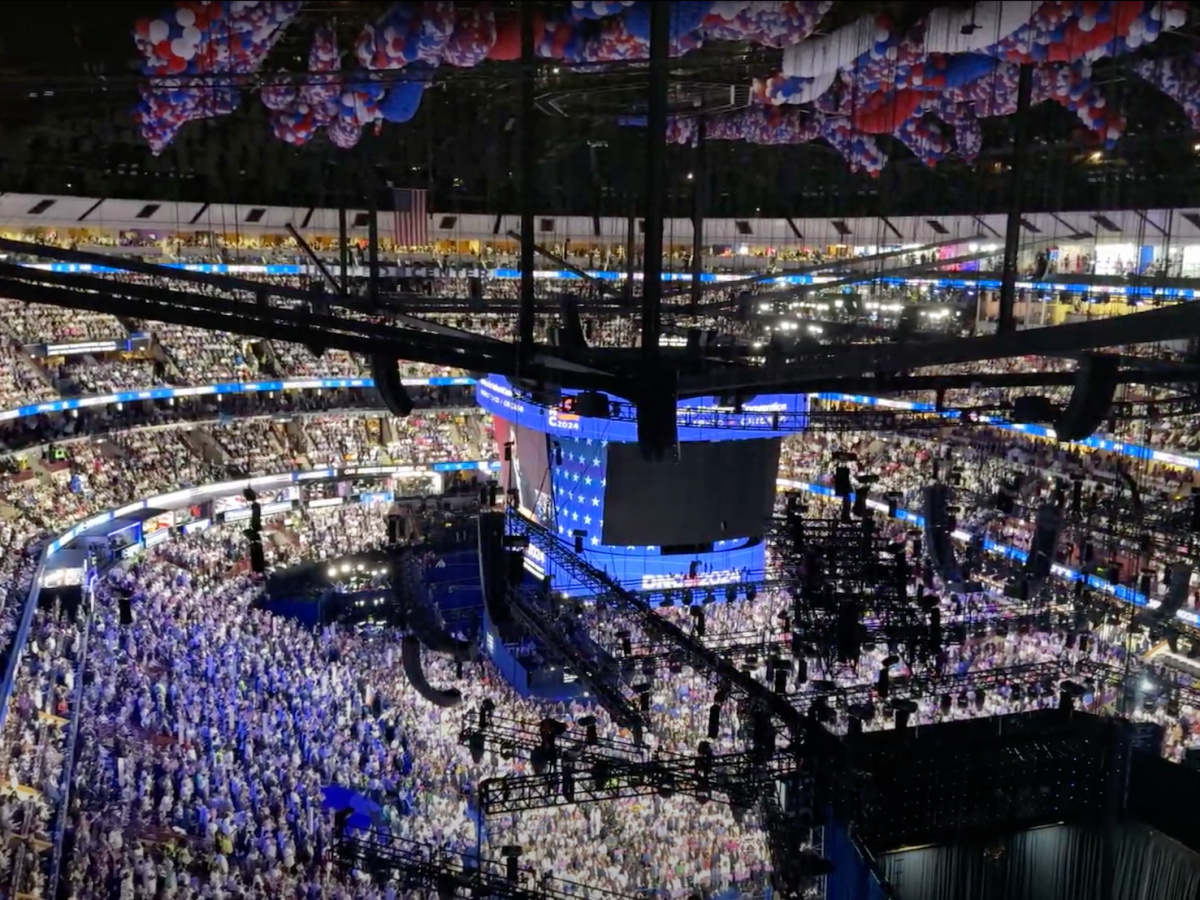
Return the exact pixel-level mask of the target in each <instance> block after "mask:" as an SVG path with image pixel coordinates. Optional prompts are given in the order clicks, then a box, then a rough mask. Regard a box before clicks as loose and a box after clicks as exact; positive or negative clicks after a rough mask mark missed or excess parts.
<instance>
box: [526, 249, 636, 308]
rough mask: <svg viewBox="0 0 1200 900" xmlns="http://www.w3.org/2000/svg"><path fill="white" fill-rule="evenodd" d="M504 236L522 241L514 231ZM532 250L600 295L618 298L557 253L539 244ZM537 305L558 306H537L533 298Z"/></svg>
mask: <svg viewBox="0 0 1200 900" xmlns="http://www.w3.org/2000/svg"><path fill="white" fill-rule="evenodd" d="M506 234H507V236H508V237H510V238H512V239H513V240H514V241H523V240H524V238H522V237H521V235H519V234H517V233H516V232H515V231H509V232H507V233H506ZM533 249H534V250H536V251H537V253H538V254H539V255H540V256H544V257H546V259H548V260H550V262H552V263H554V264H555V265H556V266H558V267H559V268H560V269H566V270H567V271H568V272H570V273H571V274H572V275H574V276H575V277H576V278H579V279H580V280H581V281H585V282H587V283H588V284H590V285H591V286H592V287H594V288H595V289H596V290H598V291H599V292H600V293H602V294H605V295H606V296H610V297H614V298H617V297H620V294H619V293H618V291H617V290H616V289H615V288H613V287H611V286H609V285H608V284H606V283H605V282H603V281H601V280H600V279H599V278H596V277H594V276H592V275H590V274H588V273H587V272H585V271H584V270H583V269H581V268H579V266H577V265H575V264H574V263H573V262H570V261H569V260H566V259H563V258H562V257H561V256H559V255H558V254H557V253H555V252H553V251H552V250H549V249H547V248H546V247H544V246H542V245H541V244H534V245H533ZM519 302H520V303H524V302H525V298H524V296H522V297H521V298H520V301H519ZM539 305H547V306H551V307H554V308H558V307H559V306H560V304H559V302H558V301H550V302H549V303H546V304H539V303H537V301H536V298H535V301H534V306H535V307H536V306H539Z"/></svg>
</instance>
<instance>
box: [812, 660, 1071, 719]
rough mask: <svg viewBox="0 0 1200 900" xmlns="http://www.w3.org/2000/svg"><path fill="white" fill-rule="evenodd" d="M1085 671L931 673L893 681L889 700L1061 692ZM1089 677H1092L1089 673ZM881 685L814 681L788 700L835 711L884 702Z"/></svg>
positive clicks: (1038, 667)
mask: <svg viewBox="0 0 1200 900" xmlns="http://www.w3.org/2000/svg"><path fill="white" fill-rule="evenodd" d="M1080 671H1083V670H1081V669H1077V668H1075V667H1073V666H1071V665H1066V664H1065V661H1064V662H1045V663H1029V664H1026V665H1020V666H1009V667H1007V668H1003V669H981V670H979V671H975V672H967V673H964V674H959V673H957V672H948V673H941V674H939V673H936V672H934V673H930V674H927V675H923V676H921V677H919V678H892V679H890V680H889V682H888V693H887V699H893V700H894V699H900V698H904V699H910V700H919V699H921V698H924V697H939V696H940V695H942V694H949V695H951V696H952V697H956V698H957V697H959V696H961V695H963V694H964V693H966V692H969V691H976V690H979V689H983V690H997V689H999V688H1002V687H1012V686H1016V687H1020V688H1021V689H1026V688H1030V687H1037V688H1038V690H1043V689H1044V690H1045V691H1046V692H1049V691H1051V690H1053V691H1055V692H1057V690H1058V680H1059V679H1061V678H1063V677H1066V676H1067V675H1070V674H1077V673H1078V672H1080ZM1087 674H1092V673H1091V672H1088V673H1087ZM883 699H884V698H883V697H881V696H880V693H879V686H878V683H877V682H864V683H861V684H852V685H840V684H836V683H835V682H832V681H810V682H809V683H808V685H807V687H806V688H805V689H804V690H801V691H797V692H795V693H793V694H790V695H788V700H789V701H791V702H792V703H794V704H796V706H797V707H798V708H800V709H804V710H809V709H810V708H811V707H812V705H813V704H814V703H820V702H824V703H825V704H826V705H832V706H833V707H835V708H843V707H850V706H858V705H867V704H872V703H876V702H882V700H883Z"/></svg>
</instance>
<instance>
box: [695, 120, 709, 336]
mask: <svg viewBox="0 0 1200 900" xmlns="http://www.w3.org/2000/svg"><path fill="white" fill-rule="evenodd" d="M698 126H699V128H698V131H697V138H696V170H695V171H694V172H693V173H692V179H693V186H692V310H691V311H692V315H695V314H696V311H697V307H699V305H700V297H701V295H702V291H701V289H700V275H701V273H702V272H703V271H704V264H703V263H704V216H705V214H706V213H707V212H708V153H707V147H706V146H705V144H706V141H707V135H706V132H707V130H708V129H707V127H706V126H707V121H706V119H705V118H704V116H701V117H700V121H699V123H698Z"/></svg>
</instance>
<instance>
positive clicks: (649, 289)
mask: <svg viewBox="0 0 1200 900" xmlns="http://www.w3.org/2000/svg"><path fill="white" fill-rule="evenodd" d="M670 31H671V4H669V3H652V4H650V78H649V97H648V98H647V116H646V125H647V128H646V235H645V252H644V253H643V255H642V359H643V360H645V362H646V363H647V364H648V367H649V370H650V371H654V368H655V366H656V365H657V362H658V334H659V331H660V329H661V326H662V256H663V216H664V212H665V209H666V178H667V82H668V79H669V76H670V69H669V65H670V57H669V55H668V49H669V45H670Z"/></svg>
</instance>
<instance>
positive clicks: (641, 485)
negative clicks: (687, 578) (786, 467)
mask: <svg viewBox="0 0 1200 900" xmlns="http://www.w3.org/2000/svg"><path fill="white" fill-rule="evenodd" d="M778 470H779V438H768V439H765V440H751V441H719V442H718V441H691V442H688V443H685V444H680V446H679V460H678V462H660V463H649V462H646V460H645V459H644V458H643V457H642V453H641V450H640V449H639V447H638V446H637V445H636V444H609V446H608V465H607V481H606V486H605V491H604V527H603V530H602V532H601V539H602V541H603V542H604V543H605V544H626V545H633V546H639V547H645V546H663V547H668V546H671V547H681V546H693V545H697V544H709V543H714V542H716V541H722V540H728V539H730V538H745V537H761V536H762V534H763V532H764V530H765V528H766V521H767V518H768V517H769V516H770V515H771V511H772V507H773V505H774V498H775V479H776V476H777V474H778Z"/></svg>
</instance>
